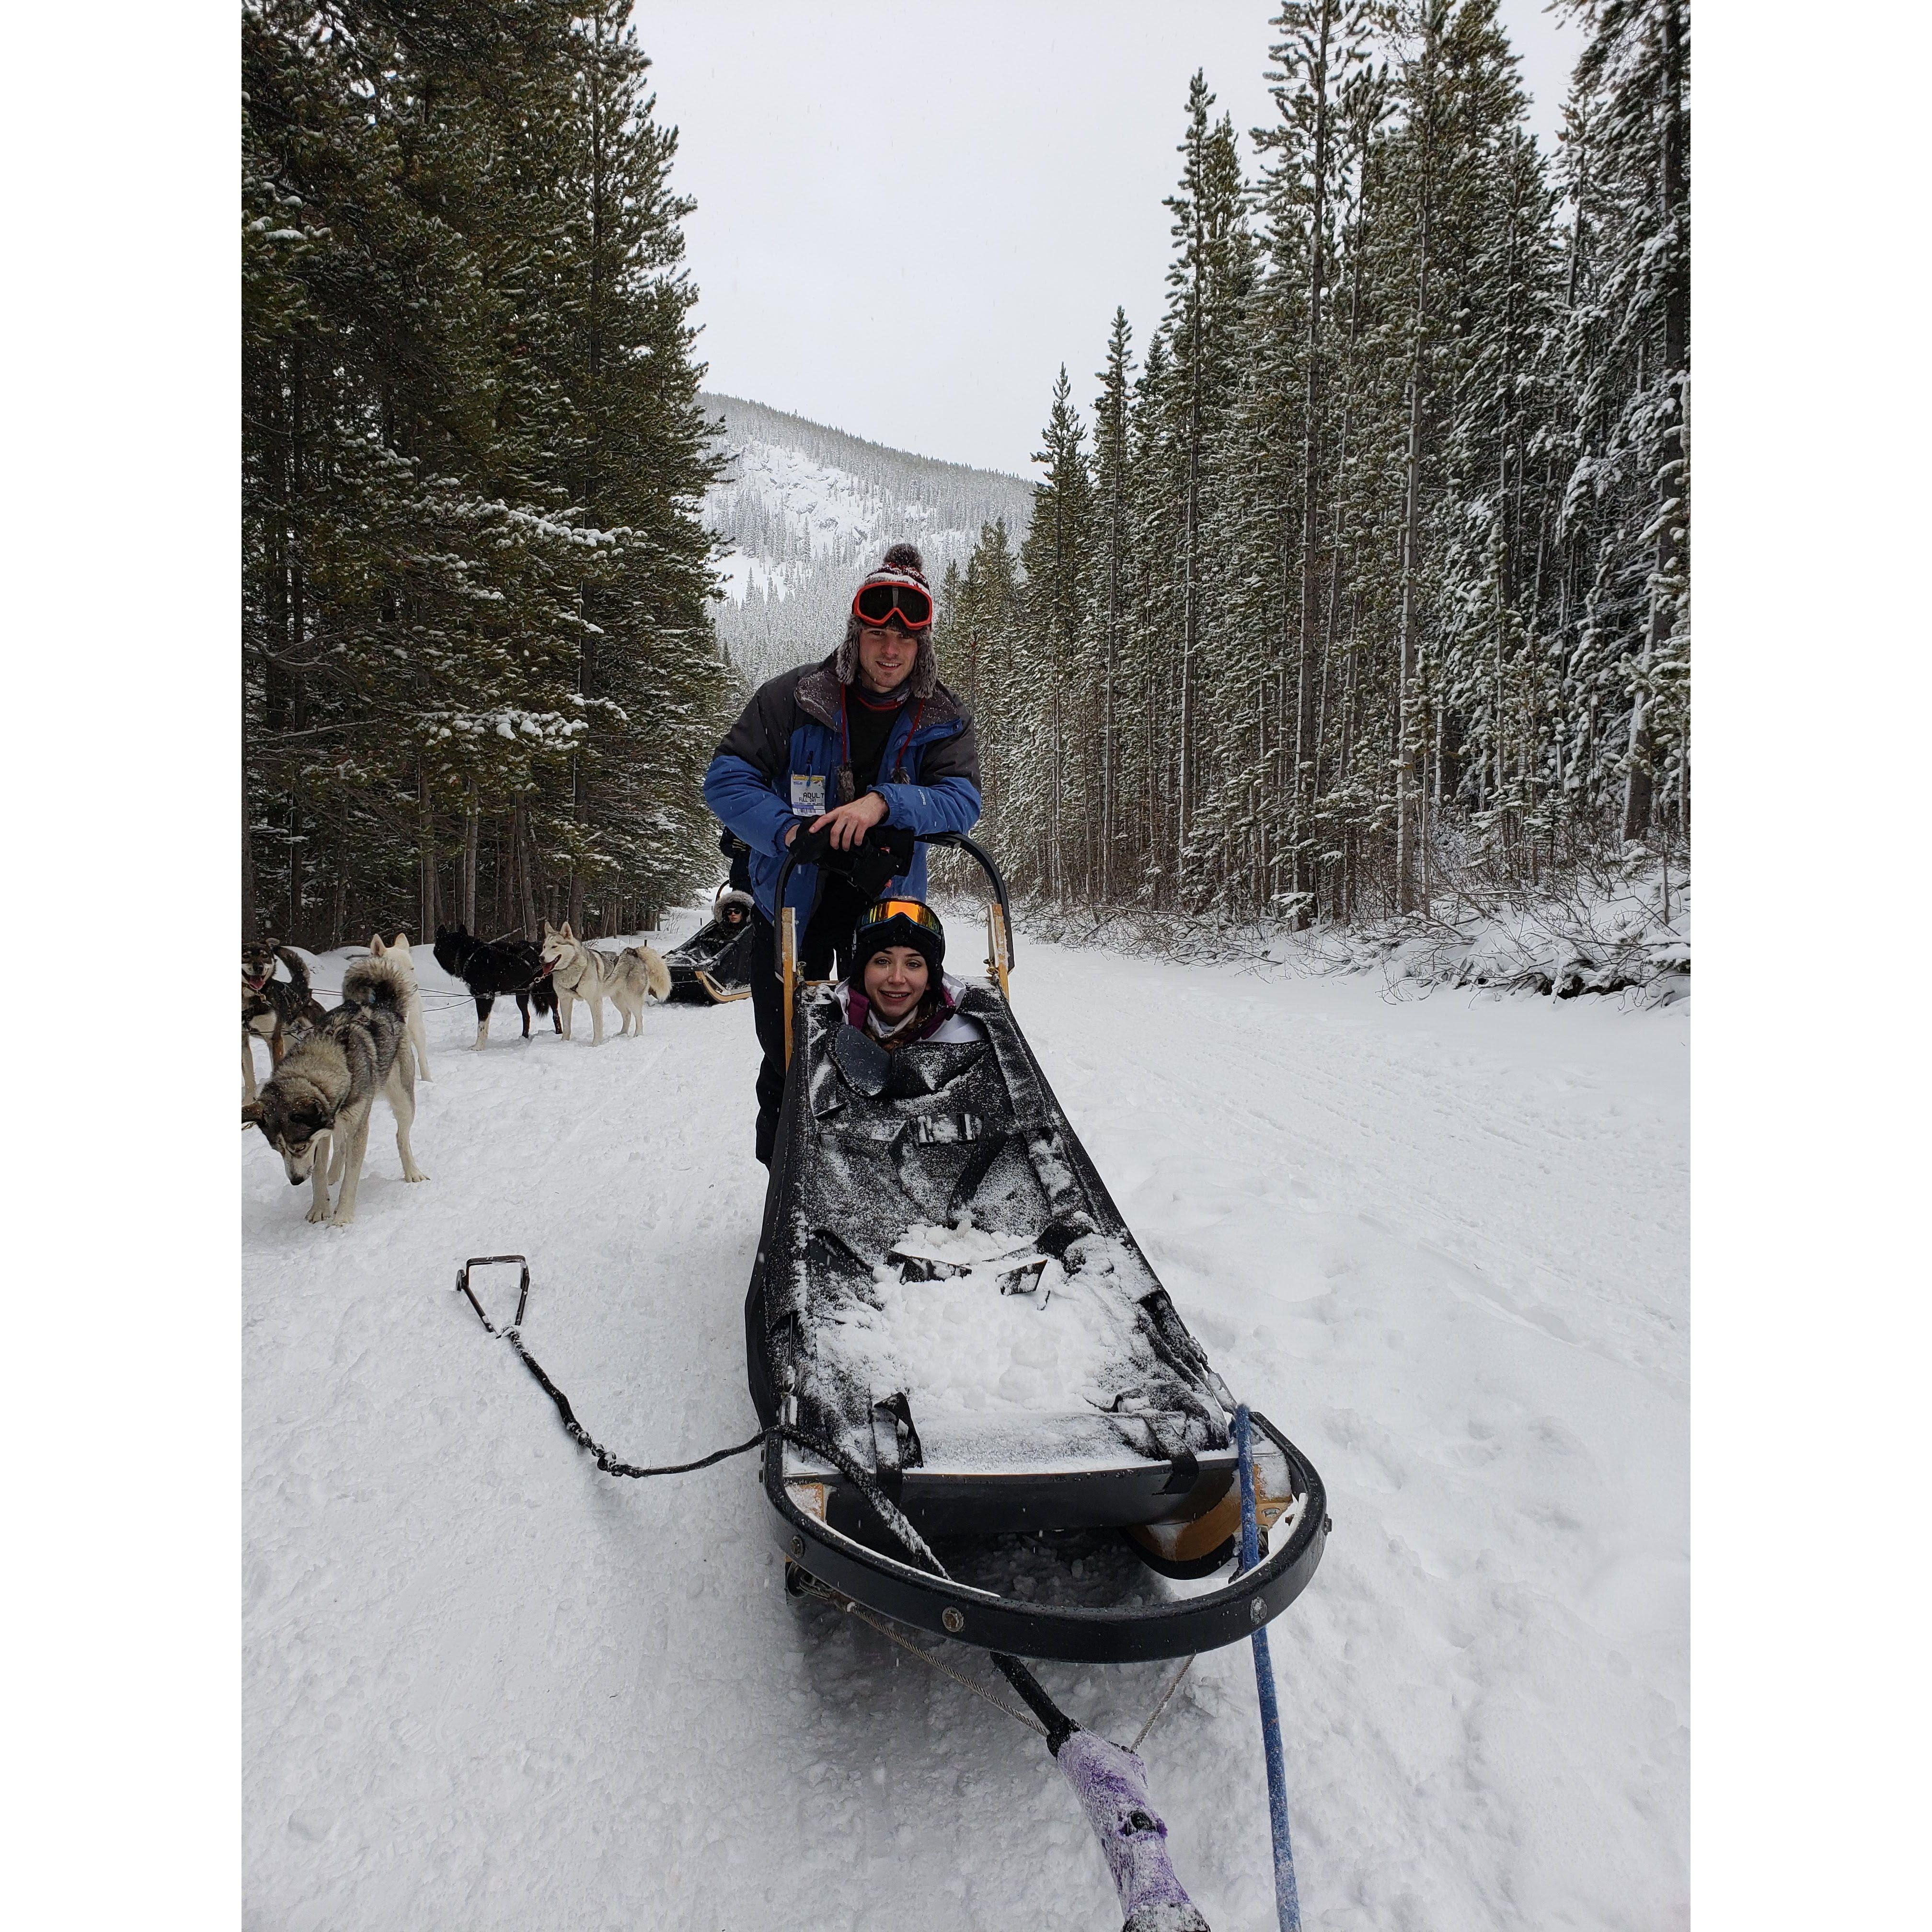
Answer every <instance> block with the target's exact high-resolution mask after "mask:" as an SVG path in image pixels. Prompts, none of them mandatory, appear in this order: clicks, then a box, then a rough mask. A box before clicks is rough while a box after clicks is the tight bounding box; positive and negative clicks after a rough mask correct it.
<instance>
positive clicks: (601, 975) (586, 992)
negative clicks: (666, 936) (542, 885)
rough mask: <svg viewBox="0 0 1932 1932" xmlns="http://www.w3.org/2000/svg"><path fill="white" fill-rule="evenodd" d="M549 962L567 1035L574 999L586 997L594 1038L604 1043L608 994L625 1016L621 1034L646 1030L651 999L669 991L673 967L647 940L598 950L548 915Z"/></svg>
mask: <svg viewBox="0 0 1932 1932" xmlns="http://www.w3.org/2000/svg"><path fill="white" fill-rule="evenodd" d="M543 959H544V965H545V966H547V968H549V969H550V984H551V985H552V986H554V987H555V988H556V1004H557V1012H558V1013H559V1016H561V1017H562V1022H563V1037H564V1038H565V1040H568V1038H569V1037H570V1009H571V1001H574V1000H581V1001H583V1004H585V1005H586V1007H589V1009H590V1043H591V1045H592V1046H602V1045H603V1044H604V1001H606V1000H609V1001H612V1002H613V1004H615V1006H616V1009H617V1011H618V1013H619V1015H620V1016H622V1022H623V1023H622V1026H621V1027H620V1028H619V1034H618V1037H619V1038H620V1039H621V1038H622V1037H623V1035H624V1034H628V1033H641V1032H643V1025H644V1002H645V1001H646V999H652V1000H664V999H668V998H670V968H669V967H668V966H667V965H665V964H664V961H663V960H662V959H661V958H660V957H659V956H658V955H657V954H656V953H653V952H652V950H651V949H650V948H649V947H648V946H627V947H625V948H624V950H623V951H622V952H621V953H599V952H598V951H597V950H596V949H595V947H589V946H586V945H585V944H584V943H583V941H582V940H580V939H579V938H577V935H575V934H574V932H571V929H570V922H569V921H568V919H566V920H565V922H564V923H563V928H562V931H561V932H559V930H558V929H556V927H555V926H552V925H551V924H550V921H549V920H548V919H545V920H544V929H543Z"/></svg>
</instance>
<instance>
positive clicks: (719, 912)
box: [711, 885, 756, 932]
mask: <svg viewBox="0 0 1932 1932" xmlns="http://www.w3.org/2000/svg"><path fill="white" fill-rule="evenodd" d="M754 904H756V901H754V899H753V898H752V897H751V894H750V893H749V892H744V891H740V890H739V889H738V888H737V887H736V886H730V885H724V886H719V887H718V896H717V897H716V898H715V899H714V900H712V903H711V916H712V918H713V919H718V920H720V921H721V922H722V923H723V924H724V927H725V929H726V930H727V931H728V932H739V931H741V930H742V928H743V926H744V924H745V921H746V920H747V919H749V918H750V917H751V910H752V907H753V906H754Z"/></svg>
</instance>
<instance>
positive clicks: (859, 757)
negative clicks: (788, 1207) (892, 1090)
mask: <svg viewBox="0 0 1932 1932" xmlns="http://www.w3.org/2000/svg"><path fill="white" fill-rule="evenodd" d="M704 800H705V802H706V804H707V805H709V806H710V808H711V809H712V811H714V812H715V813H716V814H718V817H719V818H720V819H721V820H723V821H724V824H725V825H726V826H727V827H728V828H729V829H730V830H731V831H733V832H736V834H737V835H738V836H739V838H742V840H744V841H745V844H747V845H748V846H749V847H751V861H750V869H751V893H752V896H753V898H754V899H756V901H757V910H756V912H755V913H754V914H753V915H752V920H751V925H752V938H751V1012H752V1016H753V1017H754V1019H755V1021H756V1022H757V1030H758V1044H759V1045H760V1046H761V1047H763V1049H764V1056H765V1057H764V1063H763V1065H762V1066H761V1067H760V1068H759V1070H758V1083H757V1093H758V1126H757V1157H758V1158H759V1160H761V1161H763V1163H765V1164H766V1166H770V1165H771V1157H772V1142H773V1140H774V1139H775V1138H776V1136H777V1133H778V1109H779V1106H780V1104H781V1102H782V1101H783V1100H784V1074H785V1068H784V1011H783V1008H782V995H781V992H780V991H779V987H778V980H777V977H776V974H775V960H776V956H777V937H776V933H775V922H776V920H777V918H778V907H776V905H775V904H774V903H773V895H774V893H775V890H776V888H777V886H778V872H779V869H780V868H781V866H782V865H783V864H784V856H785V853H786V850H787V848H788V847H793V846H794V841H796V840H798V839H799V838H803V840H804V841H805V842H804V844H802V845H799V846H796V847H795V856H796V858H797V859H798V863H797V864H796V865H794V866H793V870H792V875H791V878H790V881H789V883H787V886H786V889H785V902H786V904H788V905H790V906H792V907H794V908H795V909H796V911H797V913H798V916H799V919H801V920H803V921H805V922H806V923H805V928H804V932H803V935H802V939H801V941H800V951H801V953H802V958H801V959H800V962H799V964H800V965H801V967H802V969H803V971H804V972H805V976H806V977H807V978H808V979H822V978H823V977H826V974H829V971H831V968H832V958H833V955H834V953H838V955H839V956H840V957H841V962H843V957H844V954H845V953H847V951H849V950H850V945H851V940H852V932H853V927H854V926H856V925H857V923H858V922H859V916H860V915H861V914H862V913H863V912H864V911H865V908H866V907H867V906H868V904H870V903H871V901H873V900H874V899H875V898H886V897H889V896H892V895H898V896H899V897H901V898H924V897H925V895H926V848H925V847H923V846H921V845H915V846H914V847H913V857H912V863H911V865H910V866H909V867H908V868H907V870H906V871H904V873H903V874H901V875H900V876H899V877H897V878H894V879H892V880H889V881H887V882H886V883H885V884H884V885H883V886H879V887H877V889H874V890H873V891H871V892H862V891H861V890H860V889H859V888H858V887H857V886H855V885H854V884H853V883H852V881H851V880H850V879H848V878H846V877H843V876H841V874H838V873H837V872H835V871H832V869H830V868H829V867H826V868H821V867H820V865H818V864H817V863H816V862H811V861H815V860H816V859H817V858H818V857H820V856H822V855H823V854H825V853H827V852H838V853H848V852H850V851H851V850H852V848H853V847H855V846H856V845H858V844H860V843H861V842H862V841H863V840H864V838H865V835H866V833H867V832H869V831H870V830H871V829H872V828H873V827H874V826H878V825H886V826H895V827H904V828H906V829H909V830H910V831H912V832H965V831H968V830H969V829H971V827H972V826H974V823H977V820H978V819H979V816H980V745H979V740H978V739H977V736H975V734H974V729H973V720H972V718H971V716H970V715H968V712H967V710H966V708H965V706H964V705H962V703H960V701H959V699H958V698H956V697H954V696H953V693H952V692H951V691H948V690H947V688H946V687H945V685H943V684H941V682H939V679H938V664H937V663H936V661H935V658H934V657H933V652H932V586H931V585H930V584H929V583H928V582H927V581H926V564H925V560H924V559H922V557H921V556H920V555H919V552H918V551H917V550H916V549H914V548H913V546H912V545H911V544H894V545H893V546H892V548H891V549H890V550H887V551H886V554H885V559H884V561H883V562H882V563H881V564H880V566H879V568H877V570H875V571H873V572H872V573H871V575H870V576H869V577H867V578H866V579H865V582H864V583H862V584H860V585H859V589H858V593H857V595H856V596H854V597H853V599H852V611H851V615H850V616H849V617H848V618H847V620H846V624H845V640H844V643H841V645H840V646H838V649H837V650H836V651H835V652H833V653H832V655H831V656H829V657H828V658H826V659H825V660H824V661H823V662H822V663H819V664H801V665H799V667H798V668H797V669H796V670H788V671H786V672H785V673H783V674H782V675H781V676H778V677H775V678H772V679H770V680H769V682H766V683H764V684H762V685H760V686H759V687H758V689H757V692H756V693H755V694H754V696H753V697H752V699H751V703H749V704H748V705H746V706H745V709H744V713H743V715H742V716H741V717H740V718H739V720H738V721H737V723H736V724H733V726H732V727H731V728H730V730H729V731H727V733H725V734H724V741H723V742H722V743H721V744H720V745H718V754H717V756H716V757H714V758H713V759H712V760H711V769H709V771H708V772H706V773H705V775H704Z"/></svg>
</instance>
